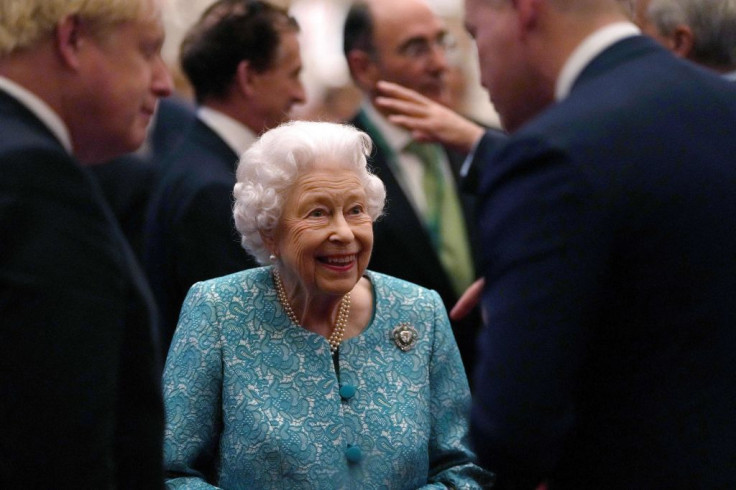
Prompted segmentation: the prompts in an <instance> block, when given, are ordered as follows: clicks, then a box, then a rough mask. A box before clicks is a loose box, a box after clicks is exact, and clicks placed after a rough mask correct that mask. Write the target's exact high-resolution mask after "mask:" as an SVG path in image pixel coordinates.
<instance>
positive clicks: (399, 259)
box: [350, 112, 481, 375]
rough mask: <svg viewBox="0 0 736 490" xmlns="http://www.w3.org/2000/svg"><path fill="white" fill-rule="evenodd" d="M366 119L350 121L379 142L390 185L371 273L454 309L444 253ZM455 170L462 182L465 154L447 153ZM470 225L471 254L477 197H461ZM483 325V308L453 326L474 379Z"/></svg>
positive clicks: (378, 161) (380, 163)
mask: <svg viewBox="0 0 736 490" xmlns="http://www.w3.org/2000/svg"><path fill="white" fill-rule="evenodd" d="M365 117H366V116H365V115H364V114H363V113H362V112H361V113H358V115H356V117H355V118H353V119H352V120H351V121H350V124H352V125H354V126H355V127H356V128H358V129H360V130H361V131H365V132H366V133H367V134H368V135H369V136H371V138H372V139H373V143H374V151H373V154H372V155H371V157H370V158H369V161H368V164H369V166H370V167H371V169H372V170H373V172H375V174H376V175H378V177H380V178H381V180H382V181H383V183H384V184H385V186H386V208H385V210H384V216H382V217H381V218H379V219H378V221H377V222H376V223H375V224H374V227H373V230H374V244H373V254H372V255H371V261H370V265H369V267H370V269H371V270H374V271H376V272H383V273H386V274H390V275H392V276H395V277H398V278H400V279H404V280H407V281H410V282H413V283H415V284H419V285H420V286H424V287H426V288H429V289H434V290H435V291H437V292H438V293H439V295H440V297H441V298H442V301H443V302H444V304H445V307H446V308H447V310H448V311H449V310H450V309H451V308H452V307H453V306H454V305H455V303H456V302H457V300H458V295H457V293H456V292H455V290H454V289H453V287H452V283H451V282H450V276H449V275H448V273H447V272H446V271H445V269H444V267H443V266H442V263H441V262H440V259H439V255H438V254H437V252H436V251H435V249H434V247H433V246H432V242H431V239H430V236H429V233H428V232H427V230H426V228H425V227H424V224H423V222H422V218H421V216H418V215H417V213H416V212H415V211H414V208H413V206H412V204H411V201H410V200H409V198H408V196H406V194H404V191H403V189H402V188H401V185H400V184H399V181H398V180H397V179H396V177H395V176H394V174H393V172H392V171H391V167H390V166H389V161H388V158H391V156H390V155H391V150H390V149H388V148H386V147H385V146H384V145H385V144H384V143H383V138H382V137H381V136H380V135H379V136H378V137H377V135H376V134H374V133H375V130H374V129H373V125H372V124H370V123H368V124H366V120H365ZM447 156H448V159H449V161H450V166H451V168H452V170H453V173H454V176H455V179H456V182H457V181H458V179H459V176H458V171H459V170H460V167H461V165H462V162H463V160H464V159H465V155H461V154H459V153H457V152H452V151H449V150H448V151H447ZM459 197H460V200H461V204H462V207H463V212H464V214H465V223H466V226H467V229H468V233H469V235H470V236H469V237H468V240H469V241H470V245H471V251H474V248H475V247H474V245H475V240H474V238H475V235H474V226H473V224H474V223H475V219H474V207H475V200H474V197H473V196H471V195H469V194H462V193H461V194H460V195H459ZM480 324H481V321H480V316H479V314H478V310H477V309H476V310H474V311H473V312H472V313H471V314H470V315H469V316H468V317H467V318H465V319H464V320H462V321H460V322H452V328H453V332H454V334H455V339H456V341H457V344H458V348H459V349H460V354H461V355H462V358H463V363H464V365H465V369H466V371H467V372H468V375H470V373H471V372H472V367H473V363H474V358H475V350H476V345H475V339H476V335H477V332H478V329H479V326H480Z"/></svg>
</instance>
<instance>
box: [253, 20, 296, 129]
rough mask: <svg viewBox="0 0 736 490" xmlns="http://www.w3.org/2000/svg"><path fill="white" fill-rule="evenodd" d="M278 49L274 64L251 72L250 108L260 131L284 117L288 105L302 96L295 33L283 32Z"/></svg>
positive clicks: (275, 124)
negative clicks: (254, 114)
mask: <svg viewBox="0 0 736 490" xmlns="http://www.w3.org/2000/svg"><path fill="white" fill-rule="evenodd" d="M278 51H279V52H278V54H277V58H276V61H275V63H274V66H272V67H271V68H269V69H267V70H265V71H263V72H261V73H256V74H254V75H253V87H254V90H255V92H256V93H255V96H254V97H253V104H254V106H253V111H255V112H256V113H257V115H258V116H259V119H260V120H261V121H262V123H263V127H262V128H260V131H261V132H263V131H266V130H268V129H271V128H274V127H276V126H278V125H279V124H281V123H282V122H285V121H287V120H288V119H289V115H290V112H291V109H292V107H293V106H294V105H295V104H301V103H304V102H305V100H306V96H305V92H304V86H303V85H302V82H301V78H300V76H301V71H302V59H301V54H300V52H299V41H298V38H297V33H296V32H291V31H288V32H283V33H282V34H281V41H280V43H279V48H278Z"/></svg>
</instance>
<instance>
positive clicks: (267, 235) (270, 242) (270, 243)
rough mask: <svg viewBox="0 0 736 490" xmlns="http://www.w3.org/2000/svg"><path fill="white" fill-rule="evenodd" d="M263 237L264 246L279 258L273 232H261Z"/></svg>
mask: <svg viewBox="0 0 736 490" xmlns="http://www.w3.org/2000/svg"><path fill="white" fill-rule="evenodd" d="M258 233H260V235H261V240H263V244H264V245H265V246H266V249H268V251H269V252H270V253H271V254H272V255H275V256H277V257H278V255H279V254H278V249H277V248H276V239H275V238H274V234H273V232H272V231H271V232H265V231H259V232H258Z"/></svg>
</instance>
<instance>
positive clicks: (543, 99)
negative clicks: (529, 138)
mask: <svg viewBox="0 0 736 490" xmlns="http://www.w3.org/2000/svg"><path fill="white" fill-rule="evenodd" d="M520 24H521V23H520V22H519V19H518V11H517V10H516V8H515V6H514V5H513V2H511V1H510V0H466V1H465V28H466V29H467V31H468V33H469V34H470V35H471V36H472V37H473V38H474V39H475V44H476V47H477V49H478V61H479V64H480V75H481V84H482V85H483V86H484V87H485V88H486V90H488V93H489V95H490V98H491V102H492V103H493V106H494V108H495V109H496V111H497V112H498V114H499V116H500V118H501V123H502V124H503V126H504V128H505V129H506V130H507V131H515V130H516V129H518V128H519V127H520V126H522V125H523V124H524V123H526V122H527V121H528V120H530V119H531V118H533V117H534V116H536V115H537V114H538V113H539V112H540V111H541V110H543V109H544V108H545V107H547V106H548V105H549V103H550V102H551V101H552V92H553V90H554V88H553V84H554V82H553V81H550V80H547V79H545V77H543V76H541V74H540V69H539V67H537V66H535V65H534V62H533V61H532V60H533V59H534V57H533V56H532V54H533V53H532V52H531V49H530V47H529V45H527V44H525V43H524V41H522V38H525V37H527V34H528V33H525V35H524V36H522V34H521V33H520V31H519V29H520V27H519V26H520ZM534 54H536V55H539V53H534ZM537 57H538V56H537Z"/></svg>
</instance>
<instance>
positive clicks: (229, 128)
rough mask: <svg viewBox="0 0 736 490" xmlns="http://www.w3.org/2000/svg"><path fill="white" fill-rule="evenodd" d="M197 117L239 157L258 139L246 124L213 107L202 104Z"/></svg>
mask: <svg viewBox="0 0 736 490" xmlns="http://www.w3.org/2000/svg"><path fill="white" fill-rule="evenodd" d="M197 117H199V119H200V120H201V121H202V122H203V123H204V124H206V125H207V126H208V127H209V128H210V129H212V131H214V132H215V133H216V134H217V135H218V136H219V137H220V138H222V140H223V141H224V142H225V143H226V144H227V146H229V147H230V148H231V149H232V150H233V152H235V154H236V155H238V157H240V155H242V154H243V152H244V151H245V150H247V149H248V148H250V146H251V145H252V144H253V143H254V142H255V140H256V138H257V137H256V134H255V133H254V132H253V131H251V129H250V128H249V127H248V126H246V125H245V124H243V123H241V122H240V121H237V120H235V119H233V118H232V117H230V116H228V115H226V114H223V113H222V112H220V111H218V110H215V109H213V108H211V107H207V106H200V107H199V109H197Z"/></svg>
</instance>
